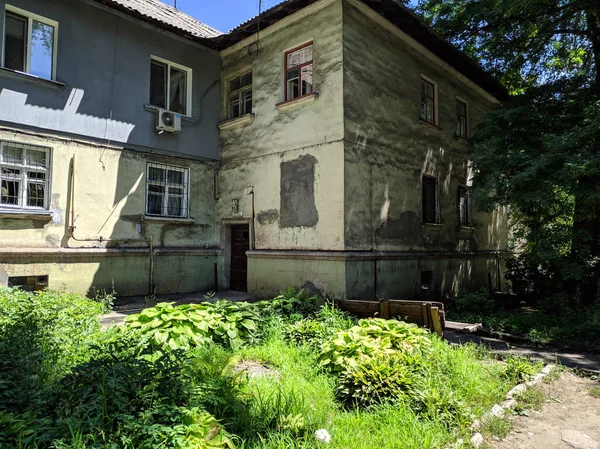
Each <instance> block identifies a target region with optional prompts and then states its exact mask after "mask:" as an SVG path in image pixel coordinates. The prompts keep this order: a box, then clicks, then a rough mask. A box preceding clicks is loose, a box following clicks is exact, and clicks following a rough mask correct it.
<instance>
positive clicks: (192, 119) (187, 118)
mask: <svg viewBox="0 0 600 449" xmlns="http://www.w3.org/2000/svg"><path fill="white" fill-rule="evenodd" d="M144 109H145V110H146V111H149V112H154V113H157V112H158V111H159V110H160V109H161V108H157V107H156V106H152V105H150V104H145V105H144ZM175 114H179V112H176V113H175ZM181 121H182V122H189V123H197V122H198V119H197V118H196V117H192V116H191V115H184V114H181Z"/></svg>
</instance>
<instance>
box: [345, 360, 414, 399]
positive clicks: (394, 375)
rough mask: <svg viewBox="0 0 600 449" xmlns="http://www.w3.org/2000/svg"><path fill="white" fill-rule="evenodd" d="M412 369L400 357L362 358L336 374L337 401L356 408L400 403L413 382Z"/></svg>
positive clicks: (408, 363)
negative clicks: (389, 402)
mask: <svg viewBox="0 0 600 449" xmlns="http://www.w3.org/2000/svg"><path fill="white" fill-rule="evenodd" d="M414 368H415V366H412V367H411V364H410V362H408V361H407V360H405V359H404V356H403V355H401V354H400V353H397V354H394V355H392V356H387V355H382V354H379V355H376V356H374V357H368V358H362V359H360V360H359V361H358V363H357V364H356V365H354V366H349V367H348V368H347V369H346V370H344V371H342V372H341V373H340V377H339V380H338V387H337V395H338V398H339V399H340V400H341V401H342V402H345V403H346V404H348V405H355V406H359V407H368V406H371V405H375V404H380V403H382V402H385V401H388V400H399V399H402V398H404V397H405V396H406V394H407V392H408V390H409V389H410V387H411V386H412V385H413V383H414V382H415V371H414Z"/></svg>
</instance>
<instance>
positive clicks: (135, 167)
mask: <svg viewBox="0 0 600 449" xmlns="http://www.w3.org/2000/svg"><path fill="white" fill-rule="evenodd" d="M0 140H4V141H12V142H20V143H25V144H32V145H38V146H43V147H46V148H49V149H50V151H51V188H50V192H51V203H50V211H51V212H52V216H51V217H48V218H46V219H39V218H35V219H30V218H25V217H26V216H23V215H19V216H15V217H11V218H8V217H7V216H6V214H5V215H3V216H0V270H4V271H6V272H7V273H8V276H21V275H30V276H31V275H44V274H49V275H50V278H49V282H50V288H53V289H60V288H66V289H68V290H72V291H78V292H83V293H85V292H87V291H88V290H89V289H90V288H91V287H96V288H99V286H100V287H101V288H111V280H114V281H115V288H116V290H117V292H119V293H120V294H123V295H128V294H146V293H148V291H147V290H148V270H149V258H148V253H147V250H146V249H147V248H148V245H147V244H146V243H144V242H136V243H112V242H110V241H109V242H103V243H99V242H77V241H74V240H73V239H70V238H69V237H70V235H69V229H68V226H70V223H71V208H72V206H73V205H72V204H71V199H70V192H71V188H72V185H71V179H70V172H71V159H72V157H73V155H75V205H74V206H75V227H76V229H75V236H76V237H77V238H78V239H95V238H99V237H100V236H101V237H102V238H103V239H104V240H111V239H112V240H114V239H142V238H148V237H150V236H152V239H153V243H154V246H155V248H156V250H157V252H158V254H159V255H158V256H157V258H156V268H155V284H156V286H157V290H158V291H159V292H164V293H166V292H169V293H173V292H185V291H197V290H202V289H214V274H213V273H214V270H213V264H214V263H215V262H218V263H219V264H220V265H222V262H221V260H220V258H219V257H218V252H217V250H216V248H217V247H218V232H217V224H216V218H215V212H216V210H215V203H216V202H215V199H214V189H215V186H214V183H215V181H214V180H215V178H214V170H215V168H214V167H213V166H211V165H207V164H204V163H200V162H196V161H192V160H185V159H181V158H172V157H167V156H159V155H152V154H149V153H141V152H138V151H128V150H126V149H122V148H118V147H111V148H109V147H99V146H94V145H92V144H85V143H84V142H80V143H76V142H71V141H67V140H63V139H57V138H53V137H48V138H44V137H41V136H34V135H30V134H25V133H22V132H19V131H17V130H15V131H13V132H11V131H10V130H8V129H3V130H0ZM148 162H154V163H161V164H167V165H176V166H179V167H185V168H189V173H190V216H191V217H192V218H193V219H194V221H193V222H192V223H181V222H176V221H173V220H166V221H149V220H142V219H141V217H142V216H143V215H144V213H145V204H146V164H147V163H148ZM107 248H108V249H109V250H107ZM131 248H137V249H138V250H137V252H135V251H134V253H128V252H127V250H126V249H131ZM119 250H121V253H119ZM107 251H108V252H107ZM36 252H37V254H36ZM24 254H26V255H27V256H25V255H24ZM57 261H58V262H57ZM53 262H56V263H53Z"/></svg>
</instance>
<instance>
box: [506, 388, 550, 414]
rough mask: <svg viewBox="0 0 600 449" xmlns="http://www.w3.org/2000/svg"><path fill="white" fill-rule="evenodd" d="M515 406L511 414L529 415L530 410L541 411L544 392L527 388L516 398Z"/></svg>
mask: <svg viewBox="0 0 600 449" xmlns="http://www.w3.org/2000/svg"><path fill="white" fill-rule="evenodd" d="M516 399H517V405H515V407H514V409H513V412H514V413H515V414H517V415H525V416H527V415H529V411H530V410H541V409H542V406H543V405H544V400H545V398H544V392H543V391H542V390H540V389H539V388H527V389H526V390H525V391H524V392H523V393H521V394H520V395H518V396H517V398H516Z"/></svg>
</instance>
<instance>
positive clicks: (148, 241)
mask: <svg viewBox="0 0 600 449" xmlns="http://www.w3.org/2000/svg"><path fill="white" fill-rule="evenodd" d="M70 197H71V220H70V221H71V225H70V226H69V227H68V229H69V236H70V238H71V239H73V240H75V241H76V242H98V243H104V242H106V243H146V244H148V255H149V259H150V260H149V262H150V267H149V273H148V295H153V294H154V245H153V241H152V236H151V235H150V236H148V237H146V238H143V239H105V238H103V237H102V236H98V237H94V238H86V239H81V238H77V237H76V236H75V155H73V157H72V159H71V192H70Z"/></svg>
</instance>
